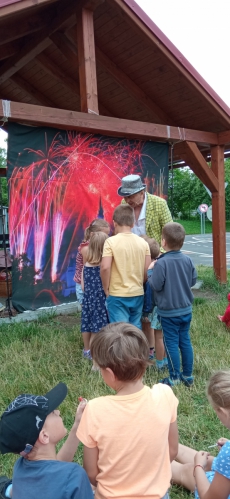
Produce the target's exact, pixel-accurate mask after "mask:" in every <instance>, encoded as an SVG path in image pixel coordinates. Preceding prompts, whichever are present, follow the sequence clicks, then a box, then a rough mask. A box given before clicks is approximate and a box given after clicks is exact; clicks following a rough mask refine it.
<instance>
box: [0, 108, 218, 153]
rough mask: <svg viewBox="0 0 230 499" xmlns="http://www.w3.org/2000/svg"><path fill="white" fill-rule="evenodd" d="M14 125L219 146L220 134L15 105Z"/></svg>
mask: <svg viewBox="0 0 230 499" xmlns="http://www.w3.org/2000/svg"><path fill="white" fill-rule="evenodd" d="M10 107H11V117H10V120H12V121H16V120H18V121H23V122H24V123H26V122H27V123H37V124H38V125H46V126H56V127H58V128H61V129H69V130H82V131H86V132H94V133H101V134H104V135H111V136H115V137H122V136H123V137H130V138H136V139H144V140H148V139H152V140H155V139H156V140H163V141H169V139H170V141H172V142H173V141H178V140H181V136H182V135H183V139H184V140H187V141H190V142H199V143H201V144H202V143H204V144H211V145H216V144H217V134H216V133H212V132H203V131H200V130H190V129H188V128H183V129H180V128H179V127H170V126H167V125H157V124H153V123H145V122H141V121H132V120H125V119H118V118H110V117H107V116H96V115H94V114H89V113H79V112H77V111H68V110H64V109H52V108H49V107H41V106H35V105H31V104H25V103H19V102H11V105H10ZM1 110H2V100H0V115H2V116H3V111H1Z"/></svg>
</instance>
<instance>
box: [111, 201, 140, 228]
mask: <svg viewBox="0 0 230 499" xmlns="http://www.w3.org/2000/svg"><path fill="white" fill-rule="evenodd" d="M113 220H114V222H116V223H117V224H118V225H120V227H122V226H124V225H126V226H127V227H133V225H134V222H135V218H134V210H133V208H132V207H131V206H129V204H120V205H119V206H117V207H116V208H115V210H114V213H113Z"/></svg>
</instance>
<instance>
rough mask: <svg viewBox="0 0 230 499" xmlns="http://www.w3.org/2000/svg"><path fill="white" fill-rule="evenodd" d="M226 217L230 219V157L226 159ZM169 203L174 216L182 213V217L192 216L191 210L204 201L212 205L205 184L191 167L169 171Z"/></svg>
mask: <svg viewBox="0 0 230 499" xmlns="http://www.w3.org/2000/svg"><path fill="white" fill-rule="evenodd" d="M225 182H228V185H227V187H226V189H225V202H226V218H227V219H230V158H228V159H226V160H225ZM168 187H169V188H168V205H169V208H170V210H171V213H173V216H174V217H177V216H178V214H179V213H181V217H182V218H185V219H186V218H190V215H191V212H192V211H195V210H197V208H198V206H199V205H200V204H202V203H205V204H207V205H211V198H210V196H209V194H208V193H207V191H206V189H205V187H204V184H203V183H202V182H201V181H200V180H199V178H198V177H197V176H196V175H195V174H194V173H193V172H192V170H190V168H188V167H187V168H175V169H174V171H173V174H172V172H171V170H170V171H169V183H168Z"/></svg>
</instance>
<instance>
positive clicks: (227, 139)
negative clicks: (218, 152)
mask: <svg viewBox="0 0 230 499" xmlns="http://www.w3.org/2000/svg"><path fill="white" fill-rule="evenodd" d="M218 144H219V146H224V145H228V144H229V145H230V130H226V132H220V133H218Z"/></svg>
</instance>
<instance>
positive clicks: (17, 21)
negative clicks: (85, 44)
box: [0, 0, 230, 132]
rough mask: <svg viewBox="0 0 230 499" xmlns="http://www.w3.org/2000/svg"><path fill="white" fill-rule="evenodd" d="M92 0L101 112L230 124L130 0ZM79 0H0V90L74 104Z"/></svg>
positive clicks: (17, 97) (25, 98)
mask: <svg viewBox="0 0 230 499" xmlns="http://www.w3.org/2000/svg"><path fill="white" fill-rule="evenodd" d="M87 1H91V2H92V0H87ZM93 1H94V3H95V2H96V5H97V7H96V9H95V12H94V29H95V43H96V64H97V84H98V97H99V111H100V114H102V115H105V116H114V117H118V118H126V119H130V120H136V121H142V122H153V123H159V124H167V125H176V126H179V127H184V128H190V129H197V130H205V131H212V132H221V131H225V130H229V128H230V109H229V107H228V106H227V104H225V103H224V102H223V101H222V100H221V98H220V97H219V96H218V95H217V94H216V93H215V92H214V90H213V89H212V88H211V87H210V86H209V85H208V84H207V82H205V80H204V79H203V78H202V77H201V76H200V75H199V73H198V72H197V71H196V70H195V69H194V68H193V67H192V65H191V64H190V63H189V62H188V61H187V60H186V58H185V57H184V56H183V55H182V54H181V53H180V52H179V50H177V49H176V47H175V46H174V45H173V44H172V43H171V42H170V40H168V38H167V37H166V36H165V35H164V34H163V33H162V32H161V30H160V29H159V28H158V27H157V26H156V25H155V24H154V23H153V21H151V20H150V19H149V17H148V16H147V15H146V14H145V13H144V12H143V10H142V9H141V8H140V7H139V6H138V5H137V4H136V3H135V2H134V1H133V0H105V1H102V0H93ZM85 4H86V0H78V2H77V6H76V0H68V2H63V1H62V0H37V1H36V3H34V1H33V0H14V2H12V0H0V45H1V46H0V98H2V99H7V100H12V101H17V102H25V103H31V104H40V105H44V106H50V107H56V108H60V109H67V110H68V109H70V110H73V111H79V110H80V98H79V79H78V56H77V40H76V19H77V16H75V12H76V9H79V10H77V12H79V11H80V7H81V6H82V5H85ZM77 15H78V14H77Z"/></svg>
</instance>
